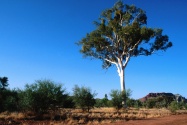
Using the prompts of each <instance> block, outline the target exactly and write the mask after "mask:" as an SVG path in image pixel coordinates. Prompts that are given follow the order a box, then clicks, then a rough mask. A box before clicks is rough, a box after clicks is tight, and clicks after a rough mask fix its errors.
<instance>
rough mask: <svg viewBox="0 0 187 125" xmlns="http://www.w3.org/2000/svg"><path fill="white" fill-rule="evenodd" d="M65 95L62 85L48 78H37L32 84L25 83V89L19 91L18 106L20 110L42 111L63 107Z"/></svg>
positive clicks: (65, 99)
mask: <svg viewBox="0 0 187 125" xmlns="http://www.w3.org/2000/svg"><path fill="white" fill-rule="evenodd" d="M67 97H68V95H67V94H66V93H65V89H62V85H60V84H56V83H54V82H53V81H50V80H38V81H36V82H35V83H34V84H31V85H28V84H27V85H26V86H25V90H23V91H22V90H20V91H19V98H20V102H19V106H20V108H21V110H31V111H35V112H36V113H42V112H46V111H47V110H48V109H52V110H56V108H58V107H64V106H65V102H66V101H67Z"/></svg>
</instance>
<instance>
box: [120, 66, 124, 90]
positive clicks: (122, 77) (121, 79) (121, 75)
mask: <svg viewBox="0 0 187 125" xmlns="http://www.w3.org/2000/svg"><path fill="white" fill-rule="evenodd" d="M124 70H125V69H122V70H121V72H120V74H119V77H120V85H121V91H125V71H124Z"/></svg>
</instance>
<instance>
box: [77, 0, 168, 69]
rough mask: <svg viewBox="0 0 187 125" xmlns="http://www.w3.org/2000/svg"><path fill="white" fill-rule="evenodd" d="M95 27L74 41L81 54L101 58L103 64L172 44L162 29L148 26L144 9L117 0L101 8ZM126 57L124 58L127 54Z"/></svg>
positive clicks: (117, 61)
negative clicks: (76, 41)
mask: <svg viewBox="0 0 187 125" xmlns="http://www.w3.org/2000/svg"><path fill="white" fill-rule="evenodd" d="M94 24H95V25H96V29H95V30H94V31H92V32H90V33H89V34H87V35H86V36H85V37H84V38H83V39H82V40H81V41H80V42H79V43H78V44H79V45H81V46H82V49H81V50H80V52H81V53H82V54H83V55H84V56H85V57H92V58H93V57H94V58H97V59H101V60H102V61H103V68H108V67H110V66H111V65H112V64H115V63H117V64H118V63H120V62H119V60H118V59H121V61H122V60H123V61H124V62H125V61H128V60H126V59H128V58H130V57H134V56H140V55H145V56H148V55H151V54H153V53H155V52H156V51H159V50H161V51H165V50H167V48H170V47H171V46H172V43H171V42H169V38H168V36H167V35H163V34H162V31H163V30H162V29H158V28H148V27H147V16H146V12H145V11H144V10H142V9H141V8H138V7H136V6H134V5H127V4H124V3H123V2H122V1H118V2H117V3H116V4H115V5H114V6H113V7H112V8H110V9H107V10H105V11H103V12H102V14H101V16H100V18H99V21H95V22H94ZM127 57H128V58H127Z"/></svg>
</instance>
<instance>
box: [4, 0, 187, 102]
mask: <svg viewBox="0 0 187 125" xmlns="http://www.w3.org/2000/svg"><path fill="white" fill-rule="evenodd" d="M124 1H125V3H126V4H135V5H136V6H137V7H140V8H142V9H143V10H145V11H146V13H147V17H148V21H147V22H148V27H152V28H153V27H155V28H163V29H164V34H167V35H168V36H169V38H170V41H172V42H173V45H174V46H173V47H172V48H170V49H168V50H167V52H159V53H157V54H155V55H152V56H149V57H143V56H142V57H137V58H132V59H131V60H130V62H129V64H128V66H127V68H126V88H130V89H131V90H132V91H133V92H132V98H135V99H138V98H141V97H143V96H145V95H147V94H148V93H150V92H172V93H174V94H177V93H179V94H181V95H182V96H185V97H187V66H186V65H187V58H186V57H187V35H186V33H187V32H186V29H187V23H186V22H187V13H186V12H187V1H186V0H124ZM115 2H116V0H0V76H1V77H3V76H7V77H8V78H9V87H10V88H24V86H25V84H26V83H28V84H31V83H33V82H34V81H35V80H39V79H51V80H53V81H55V82H60V83H63V84H64V87H66V88H67V91H68V92H70V93H71V92H72V88H73V86H74V85H75V84H78V85H85V86H87V87H90V88H92V90H93V91H96V92H97V93H98V95H97V97H100V98H103V97H104V94H109V92H110V91H111V90H112V89H120V83H119V77H118V74H117V71H116V67H115V66H113V67H111V68H110V69H108V70H104V69H102V67H101V61H99V60H90V59H89V58H88V59H84V58H83V57H82V55H81V54H80V53H79V49H80V47H79V46H77V45H76V44H75V42H78V41H80V40H81V39H82V38H83V37H84V36H85V35H86V33H89V32H90V31H92V30H94V29H95V26H94V25H93V21H95V20H98V18H99V15H100V13H101V12H102V11H103V10H105V9H107V8H111V7H112V6H113V5H114V3H115Z"/></svg>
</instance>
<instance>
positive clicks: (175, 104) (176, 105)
mask: <svg viewBox="0 0 187 125" xmlns="http://www.w3.org/2000/svg"><path fill="white" fill-rule="evenodd" d="M179 109H180V107H179V103H178V102H177V101H173V102H171V104H170V105H169V110H170V111H171V112H176V110H179Z"/></svg>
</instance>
